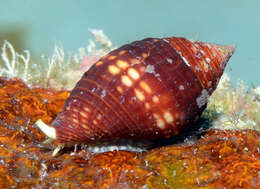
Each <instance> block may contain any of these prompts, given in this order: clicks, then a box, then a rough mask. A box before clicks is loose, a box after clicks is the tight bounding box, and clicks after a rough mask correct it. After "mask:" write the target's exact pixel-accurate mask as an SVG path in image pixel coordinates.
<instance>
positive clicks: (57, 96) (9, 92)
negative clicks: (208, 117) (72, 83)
mask: <svg viewBox="0 0 260 189" xmlns="http://www.w3.org/2000/svg"><path fill="white" fill-rule="evenodd" d="M69 93H70V92H69V91H56V90H53V89H44V88H31V87H28V86H27V85H26V84H25V83H24V82H22V81H21V80H19V79H8V78H5V77H1V78H0V118H1V121H0V187H1V188H259V187H260V132H259V131H255V130H219V129H210V130H207V131H203V132H202V133H200V137H198V138H195V139H193V141H192V142H190V141H189V140H185V141H184V142H182V143H179V144H172V145H170V146H166V147H157V148H155V149H152V150H148V151H146V152H143V153H137V152H128V151H112V152H105V153H100V154H93V153H92V152H89V151H88V150H87V148H85V146H84V145H82V146H75V147H71V148H65V149H63V150H62V151H61V153H60V154H59V155H58V156H56V157H52V150H53V148H54V147H55V145H56V144H43V143H42V142H43V141H44V140H45V139H46V138H45V136H44V134H42V133H41V132H40V131H39V130H38V129H37V128H36V127H35V126H34V122H35V121H36V120H37V119H38V118H41V119H43V120H44V121H45V122H47V123H51V122H52V121H53V120H54V118H55V117H56V115H57V113H58V112H59V111H60V110H61V108H62V106H63V104H64V102H65V100H66V99H67V98H68V96H69Z"/></svg>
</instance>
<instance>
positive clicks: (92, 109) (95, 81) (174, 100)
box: [36, 37, 234, 143]
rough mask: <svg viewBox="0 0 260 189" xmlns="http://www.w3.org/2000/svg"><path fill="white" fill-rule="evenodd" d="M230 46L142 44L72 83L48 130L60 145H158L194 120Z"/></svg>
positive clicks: (175, 41) (181, 41)
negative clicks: (110, 142) (157, 141)
mask: <svg viewBox="0 0 260 189" xmlns="http://www.w3.org/2000/svg"><path fill="white" fill-rule="evenodd" d="M233 53H234V47H233V46H221V45H214V44H208V43H202V42H192V41H190V40H187V39H185V38H176V37H172V38H164V39H157V38H147V39H144V40H141V41H136V42H133V43H131V44H128V45H124V46H122V47H120V48H118V49H116V50H113V51H111V52H110V53H109V54H107V55H106V56H104V57H103V58H101V59H100V60H99V61H98V62H97V63H96V64H94V65H93V66H92V67H91V68H90V69H89V70H88V71H87V72H86V73H85V74H84V75H83V77H82V78H81V80H80V81H79V82H78V83H77V85H76V86H75V88H74V89H73V90H72V92H71V95H70V97H69V98H68V99H67V101H66V103H65V105H64V107H63V110H62V111H61V112H60V113H59V115H58V116H57V118H56V119H55V121H54V122H53V123H52V125H51V126H47V125H45V124H44V123H43V122H41V121H37V123H36V124H37V125H38V126H39V127H40V128H41V130H43V132H44V133H45V134H46V135H48V136H49V137H50V138H52V139H57V140H58V141H59V142H60V143H79V142H80V143H92V142H95V141H107V140H112V139H118V138H122V139H127V138H135V139H138V138H141V139H157V138H165V137H170V136H173V135H177V134H178V133H179V132H180V131H181V130H182V129H183V128H184V127H186V126H187V125H189V124H190V123H192V122H194V121H195V120H196V119H198V118H199V116H200V115H201V113H202V111H203V110H204V109H205V107H206V104H207V99H208V97H209V96H210V95H211V93H212V92H213V91H214V89H215V88H216V86H217V83H218V81H219V79H220V77H221V75H222V73H223V71H224V68H225V66H226V63H227V61H228V60H229V58H230V57H231V56H232V54H233Z"/></svg>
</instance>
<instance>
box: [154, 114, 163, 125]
mask: <svg viewBox="0 0 260 189" xmlns="http://www.w3.org/2000/svg"><path fill="white" fill-rule="evenodd" d="M153 117H154V118H155V119H156V125H157V127H159V128H160V129H164V126H165V123H164V120H163V119H162V118H161V117H160V116H159V115H158V114H153Z"/></svg>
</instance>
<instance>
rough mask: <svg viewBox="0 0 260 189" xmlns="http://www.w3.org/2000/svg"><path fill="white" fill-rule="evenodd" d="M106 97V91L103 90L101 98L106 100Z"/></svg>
mask: <svg viewBox="0 0 260 189" xmlns="http://www.w3.org/2000/svg"><path fill="white" fill-rule="evenodd" d="M105 96H106V91H105V90H102V92H101V98H104V97H105Z"/></svg>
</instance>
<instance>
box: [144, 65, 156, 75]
mask: <svg viewBox="0 0 260 189" xmlns="http://www.w3.org/2000/svg"><path fill="white" fill-rule="evenodd" d="M145 72H147V73H155V72H154V66H153V65H147V66H146V68H145Z"/></svg>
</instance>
